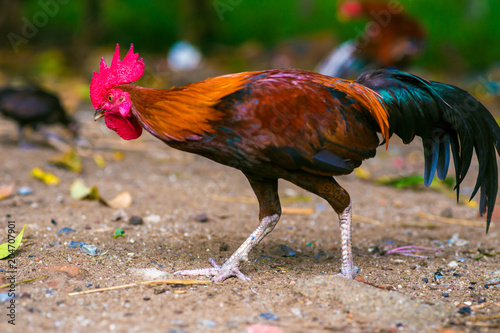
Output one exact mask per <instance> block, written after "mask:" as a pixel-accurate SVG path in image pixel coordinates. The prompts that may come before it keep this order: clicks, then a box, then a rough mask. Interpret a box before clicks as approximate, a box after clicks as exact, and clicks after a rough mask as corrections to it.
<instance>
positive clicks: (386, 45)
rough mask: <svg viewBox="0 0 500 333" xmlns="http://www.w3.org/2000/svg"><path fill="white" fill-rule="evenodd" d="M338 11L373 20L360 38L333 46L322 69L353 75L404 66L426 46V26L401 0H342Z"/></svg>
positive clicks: (349, 16) (345, 16)
mask: <svg viewBox="0 0 500 333" xmlns="http://www.w3.org/2000/svg"><path fill="white" fill-rule="evenodd" d="M338 15H339V18H340V19H341V20H346V19H349V20H352V19H368V20H370V22H369V23H368V24H367V25H366V27H365V30H364V31H363V32H362V33H360V34H359V36H357V38H356V39H354V40H348V41H346V42H344V43H343V44H341V45H340V46H339V47H338V48H337V49H335V50H333V51H332V52H331V53H330V54H329V55H328V56H327V57H326V58H325V60H323V61H322V62H321V63H320V64H319V65H318V67H317V68H316V69H315V70H316V71H317V72H318V73H321V74H325V75H329V76H334V77H341V78H346V79H347V78H348V79H352V78H356V77H357V76H358V75H359V74H361V73H362V72H364V71H366V70H370V69H377V68H388V67H396V68H398V69H404V68H406V67H407V66H408V65H409V64H410V63H411V61H412V60H413V59H414V58H415V56H417V55H418V54H420V53H422V51H423V50H424V45H425V31H424V28H423V27H422V25H421V24H420V23H419V22H418V21H416V20H415V19H413V18H412V17H410V16H408V15H407V14H406V13H405V12H404V9H403V7H402V5H401V3H399V2H395V1H390V2H386V1H376V0H371V1H370V0H366V1H363V0H345V1H341V2H339V9H338Z"/></svg>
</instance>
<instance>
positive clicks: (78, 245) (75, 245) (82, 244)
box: [68, 240, 87, 249]
mask: <svg viewBox="0 0 500 333" xmlns="http://www.w3.org/2000/svg"><path fill="white" fill-rule="evenodd" d="M84 245H87V243H84V242H80V241H78V242H75V241H73V240H72V241H71V242H69V244H68V247H69V248H72V249H76V248H77V247H78V248H81V247H82V246H84Z"/></svg>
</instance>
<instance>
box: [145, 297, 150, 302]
mask: <svg viewBox="0 0 500 333" xmlns="http://www.w3.org/2000/svg"><path fill="white" fill-rule="evenodd" d="M150 299H151V298H150V297H144V298H143V300H145V301H149V300H150Z"/></svg>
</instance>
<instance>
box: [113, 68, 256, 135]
mask: <svg viewBox="0 0 500 333" xmlns="http://www.w3.org/2000/svg"><path fill="white" fill-rule="evenodd" d="M251 74H252V73H251V72H247V73H239V74H230V75H224V76H219V77H216V78H211V79H206V80H204V81H201V82H197V83H194V84H188V85H186V86H183V87H180V88H174V89H170V90H160V89H147V88H140V87H136V86H130V85H122V86H119V87H118V88H119V89H122V90H125V91H127V92H129V94H130V97H131V99H132V100H133V101H134V106H135V111H134V109H133V111H132V112H133V113H134V115H135V116H136V117H137V118H138V119H139V120H140V121H141V123H142V124H143V126H144V127H145V128H146V129H148V130H149V131H150V132H151V133H152V134H153V135H155V136H156V137H159V138H161V139H166V138H168V139H172V140H176V141H184V140H186V139H197V138H199V137H200V136H202V135H204V134H207V133H212V132H213V128H212V127H211V126H210V122H213V121H218V120H220V119H221V118H222V117H223V116H224V113H223V112H222V111H218V110H215V109H213V106H214V105H215V104H216V103H217V102H218V101H219V100H220V99H221V98H222V97H224V96H226V95H228V94H231V93H233V92H235V91H236V90H238V89H240V88H241V87H242V85H243V84H244V83H245V81H246V79H247V78H248V77H249V76H250V75H251Z"/></svg>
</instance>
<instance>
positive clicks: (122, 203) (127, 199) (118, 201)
mask: <svg viewBox="0 0 500 333" xmlns="http://www.w3.org/2000/svg"><path fill="white" fill-rule="evenodd" d="M131 204H132V195H131V194H130V193H129V192H127V191H124V192H122V193H120V194H118V195H117V196H116V197H114V198H113V199H111V200H110V201H108V205H109V207H111V208H115V209H118V208H128V207H130V205H131Z"/></svg>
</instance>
